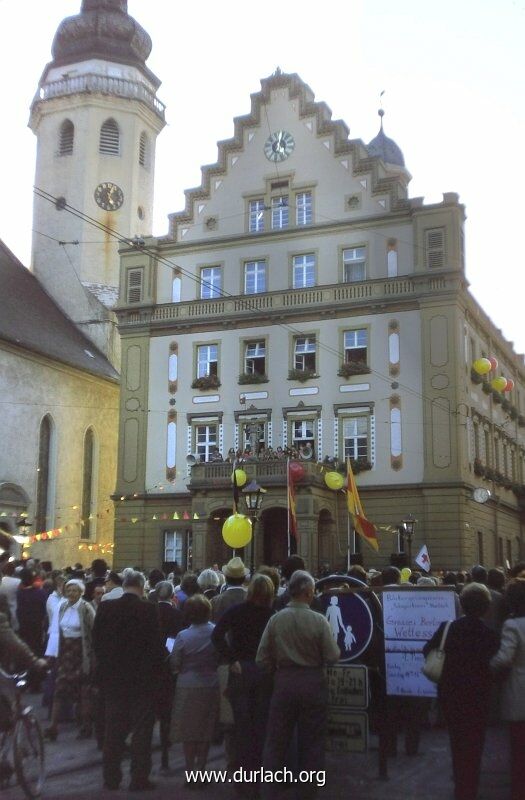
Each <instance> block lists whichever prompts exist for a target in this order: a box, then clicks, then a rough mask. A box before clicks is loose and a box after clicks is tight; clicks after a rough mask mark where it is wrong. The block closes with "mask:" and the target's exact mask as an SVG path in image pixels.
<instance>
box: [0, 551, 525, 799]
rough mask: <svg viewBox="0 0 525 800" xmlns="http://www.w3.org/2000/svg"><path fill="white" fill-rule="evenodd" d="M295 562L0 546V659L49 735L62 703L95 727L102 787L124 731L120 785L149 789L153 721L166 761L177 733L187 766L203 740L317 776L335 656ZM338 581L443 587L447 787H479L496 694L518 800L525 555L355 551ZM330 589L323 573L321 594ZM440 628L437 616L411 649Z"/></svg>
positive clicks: (307, 792)
mask: <svg viewBox="0 0 525 800" xmlns="http://www.w3.org/2000/svg"><path fill="white" fill-rule="evenodd" d="M304 566H305V565H304V562H303V560H302V559H301V558H300V557H299V556H291V557H290V558H289V559H288V560H287V561H286V562H285V563H284V564H283V565H282V567H281V568H279V569H277V568H276V567H268V566H261V567H260V568H259V570H258V571H257V572H256V573H255V574H254V575H251V576H250V575H249V571H248V570H247V569H246V567H245V566H244V564H243V562H242V560H241V559H240V558H239V557H233V558H232V559H231V560H230V561H229V562H228V563H227V564H225V565H224V566H223V567H222V568H221V569H219V566H218V565H217V564H214V565H213V566H211V567H210V568H208V569H204V570H202V571H201V572H200V573H199V574H195V573H186V574H184V575H174V574H169V575H165V574H164V573H163V572H162V571H161V570H160V569H153V570H151V571H149V572H148V574H144V573H143V572H142V571H141V570H140V569H138V568H131V567H129V568H126V569H124V570H123V571H121V572H116V571H113V570H111V569H109V568H108V565H107V564H106V563H105V562H104V561H103V560H102V559H96V560H95V561H94V562H93V563H92V565H91V567H90V569H88V570H84V569H83V568H82V566H81V565H80V564H77V565H75V566H74V567H72V568H68V569H66V570H63V571H50V572H48V573H44V572H43V571H42V569H41V567H40V565H39V564H38V563H34V562H31V561H28V562H25V563H17V562H16V561H13V560H8V559H4V561H3V563H1V564H0V567H1V574H2V581H1V583H0V666H1V667H2V668H3V669H4V670H6V671H9V670H10V671H14V670H15V669H18V670H19V669H23V668H28V667H33V668H34V669H33V671H32V681H33V688H34V689H35V690H36V691H39V690H41V691H42V692H43V698H44V702H46V703H47V704H48V706H49V725H48V727H47V729H46V731H45V735H46V737H47V738H48V739H49V740H51V741H54V740H56V739H57V738H58V737H60V727H61V724H62V721H63V720H65V719H71V718H72V715H75V716H74V718H75V719H76V721H77V724H78V737H79V738H84V737H91V736H95V738H96V742H97V745H98V747H99V748H100V749H101V750H102V752H103V782H104V785H105V787H106V788H108V789H110V790H111V789H117V788H119V787H120V785H121V782H122V778H123V776H122V768H121V764H122V759H123V756H124V751H125V748H126V739H127V737H128V736H129V734H131V768H130V770H131V783H130V785H129V788H130V790H131V791H134V790H137V791H143V790H147V789H149V788H152V787H153V786H154V784H153V783H152V781H151V780H150V772H151V765H152V761H151V743H152V734H153V729H154V724H155V720H158V721H159V723H160V738H161V746H162V768H163V770H164V771H165V772H166V773H167V774H169V760H168V754H169V750H170V746H171V745H173V744H175V743H180V744H181V745H182V749H183V753H184V758H185V764H186V769H187V770H188V771H189V770H199V769H203V768H204V767H205V766H206V763H207V758H208V750H209V747H210V743H211V742H218V741H223V742H224V748H225V755H226V762H227V768H228V769H229V770H231V771H234V770H237V769H239V768H240V767H242V768H243V769H244V770H246V771H247V773H249V772H250V771H251V770H257V769H259V768H260V767H261V766H262V767H264V769H265V770H275V769H281V768H282V767H283V766H284V765H287V764H292V765H293V766H294V768H295V769H296V770H297V771H301V770H309V771H311V772H313V773H315V772H318V773H319V774H320V773H321V771H322V769H323V765H324V755H323V753H324V740H323V735H322V732H323V730H324V728H325V725H326V721H327V684H326V677H325V667H326V665H329V664H333V663H335V662H337V661H338V660H339V658H340V651H339V647H338V645H337V643H336V642H335V641H334V637H333V635H332V631H331V628H330V625H329V623H328V621H327V619H326V617H325V616H324V615H323V614H319V613H317V611H316V609H317V610H318V609H319V599H318V597H316V582H315V580H314V578H313V577H312V575H311V574H310V573H308V572H307V571H306V570H305V568H304ZM345 578H346V579H347V580H349V582H350V584H352V585H353V586H354V587H355V586H358V587H359V585H363V586H371V587H381V586H396V585H399V584H400V583H402V582H404V583H406V584H413V585H416V586H424V587H425V586H428V587H430V586H436V585H440V584H442V585H448V586H452V587H453V588H454V589H455V592H456V597H457V613H456V619H455V620H454V621H453V622H452V623H451V625H450V627H449V629H448V632H447V638H446V642H445V653H446V656H445V667H444V672H443V678H442V681H441V683H440V685H439V700H440V705H441V713H442V715H443V718H444V720H445V722H446V724H447V726H448V729H449V734H450V745H451V753H452V763H453V774H454V781H455V787H456V788H455V797H456V800H475V798H476V797H477V791H478V781H479V771H480V764H481V755H482V751H483V742H484V736H485V731H486V727H487V725H488V723H489V718H490V715H491V713H492V709H493V706H494V693H495V692H497V694H498V696H500V701H501V718H502V719H503V720H506V721H507V722H508V724H509V741H510V763H511V776H512V800H516V799H517V798H518V797H520V798H523V787H524V786H525V760H524V759H523V758H522V753H523V751H524V749H525V564H518V565H516V567H515V568H514V570H512V572H510V573H509V574H507V575H505V574H504V572H503V571H502V570H488V571H487V570H486V569H484V568H483V567H482V566H477V567H474V568H473V569H472V570H471V571H470V572H469V573H464V572H448V573H445V574H443V573H442V574H437V575H436V574H434V575H432V576H430V575H423V574H419V573H417V572H411V571H410V570H409V569H404V570H402V571H401V570H399V569H397V568H396V567H394V566H391V567H387V568H385V569H383V570H382V571H379V570H369V571H366V570H365V569H364V568H363V567H361V566H360V565H358V564H356V565H354V566H352V567H351V568H350V570H349V571H348V572H347V573H346V575H338V576H337V578H336V579H335V580H334V584H332V585H335V583H337V582H339V583H341V581H343V582H344V580H345ZM330 586H331V583H330V581H328V582H326V580H325V581H324V591H326V589H327V588H328V589H329V588H330ZM442 633H443V626H440V628H439V629H438V630H437V631H436V633H435V635H434V637H433V638H432V640H431V641H430V642H428V643H427V644H426V645H425V648H424V651H425V653H426V652H428V651H429V650H430V649H432V648H433V647H436V646H437V645H438V644H439V642H440V641H441V636H442ZM495 687H497V688H495ZM465 707H468V708H469V714H468V715H465V713H464V710H465ZM473 721H474V724H473ZM407 741H408V739H407ZM291 743H293V745H292V748H291ZM291 749H292V750H293V752H292V751H291ZM407 752H408V750H407ZM414 753H417V743H416V746H415V748H414V751H413V753H412V754H414ZM192 785H194V784H192ZM235 788H236V790H237V791H238V793H240V794H242V795H244V796H257V794H258V791H259V788H260V787H258V786H257V785H254V784H253V783H252V782H251V781H249V780H248V781H247V782H246V783H242V782H241V783H236V784H235ZM316 789H317V786H316V784H315V781H313V782H311V783H309V784H305V785H304V786H302V787H301V797H305V798H307V797H309V796H314V794H315V793H316Z"/></svg>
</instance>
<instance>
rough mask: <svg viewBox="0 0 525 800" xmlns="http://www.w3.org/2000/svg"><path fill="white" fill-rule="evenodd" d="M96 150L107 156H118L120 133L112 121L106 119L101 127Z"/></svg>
mask: <svg viewBox="0 0 525 800" xmlns="http://www.w3.org/2000/svg"><path fill="white" fill-rule="evenodd" d="M98 149H99V152H100V153H104V154H105V155H107V156H118V155H120V131H119V127H118V125H117V123H116V122H115V120H114V119H107V120H106V121H105V122H104V124H103V125H102V127H101V129H100V142H99V147H98Z"/></svg>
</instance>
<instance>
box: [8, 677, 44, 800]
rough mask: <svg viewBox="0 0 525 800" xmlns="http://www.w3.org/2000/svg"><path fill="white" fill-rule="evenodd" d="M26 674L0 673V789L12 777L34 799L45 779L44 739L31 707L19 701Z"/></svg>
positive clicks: (25, 687)
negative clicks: (14, 777)
mask: <svg viewBox="0 0 525 800" xmlns="http://www.w3.org/2000/svg"><path fill="white" fill-rule="evenodd" d="M25 689H27V672H21V673H19V674H16V675H8V674H7V673H5V672H3V670H0V789H5V788H7V785H8V784H9V782H10V780H11V778H12V776H13V774H15V775H16V777H17V779H18V783H19V785H20V787H21V788H22V790H23V791H24V794H25V795H26V797H29V798H31V799H32V798H37V797H40V795H41V793H42V788H43V786H44V780H45V765H44V737H43V736H42V730H41V728H40V725H39V722H38V720H37V718H36V717H35V715H34V713H33V709H32V708H31V706H28V705H27V706H26V705H25V704H24V702H23V698H22V694H23V692H24V690H25Z"/></svg>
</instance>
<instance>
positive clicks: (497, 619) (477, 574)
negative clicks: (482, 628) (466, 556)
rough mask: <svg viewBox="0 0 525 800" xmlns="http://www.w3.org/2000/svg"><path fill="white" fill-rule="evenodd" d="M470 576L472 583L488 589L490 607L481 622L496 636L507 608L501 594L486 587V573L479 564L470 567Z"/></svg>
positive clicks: (499, 631)
mask: <svg viewBox="0 0 525 800" xmlns="http://www.w3.org/2000/svg"><path fill="white" fill-rule="evenodd" d="M470 576H471V579H472V582H473V583H482V584H483V586H487V588H488V589H489V592H490V605H489V607H488V609H487V613H486V614H485V617H484V618H483V621H484V622H485V623H486V624H487V625H488V626H489V628H492V630H493V631H496V633H497V634H499V633H501V627H502V625H503V621H504V619H505V617H506V615H507V608H506V605H505V600H504V598H503V594H502V593H501V591H497V590H495V589H491V588H490V587H489V586H488V572H487V570H486V569H485V567H482V566H481V565H480V564H477V565H476V566H475V567H472V569H471V571H470Z"/></svg>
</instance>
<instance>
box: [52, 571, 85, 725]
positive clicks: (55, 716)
mask: <svg viewBox="0 0 525 800" xmlns="http://www.w3.org/2000/svg"><path fill="white" fill-rule="evenodd" d="M84 589H85V586H84V584H83V582H82V581H81V580H79V579H78V578H72V579H71V580H69V581H68V582H67V583H66V585H65V590H64V594H65V597H66V601H65V602H64V603H62V605H60V606H59V607H58V608H57V610H56V612H55V615H54V617H53V624H52V629H53V630H52V632H51V635H50V641H49V644H48V648H47V651H46V655H48V656H56V657H57V677H56V684H55V694H54V698H53V707H52V710H51V725H50V726H49V728H48V729H47V730H46V731H45V735H46V738H48V739H51V741H54V740H55V739H56V738H57V734H58V720H59V717H60V712H61V709H62V704H63V703H64V702H66V701H69V702H72V703H77V704H78V709H79V714H78V716H79V719H80V723H81V727H80V731H79V734H78V738H79V739H82V738H87V737H89V736H90V734H91V731H90V728H91V722H90V720H89V718H88V714H89V710H88V696H89V678H90V673H91V661H92V648H91V631H92V629H93V622H94V619H95V612H94V610H93V608H92V606H91V604H90V603H89V602H86V601H85V600H83V599H82V595H83V594H84Z"/></svg>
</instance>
